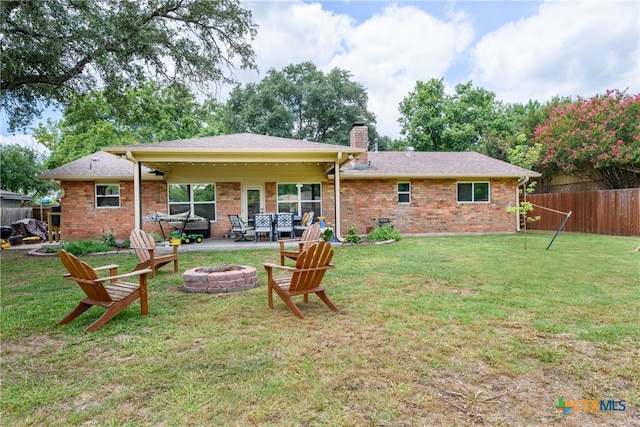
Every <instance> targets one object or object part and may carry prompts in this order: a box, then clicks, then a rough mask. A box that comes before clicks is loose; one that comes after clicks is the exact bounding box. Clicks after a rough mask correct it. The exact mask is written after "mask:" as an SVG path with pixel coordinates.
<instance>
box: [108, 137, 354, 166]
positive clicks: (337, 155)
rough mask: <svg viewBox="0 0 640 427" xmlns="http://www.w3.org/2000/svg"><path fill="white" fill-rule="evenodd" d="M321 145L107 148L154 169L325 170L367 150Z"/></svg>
mask: <svg viewBox="0 0 640 427" xmlns="http://www.w3.org/2000/svg"><path fill="white" fill-rule="evenodd" d="M322 145H323V146H326V147H322V148H317V147H313V148H310V149H301V148H293V147H283V148H260V147H235V148H189V147H181V148H178V147H171V148H164V147H145V146H143V145H129V146H121V147H104V148H103V149H102V150H103V151H106V152H108V153H111V154H115V155H119V156H123V157H126V158H128V159H129V160H132V161H137V162H140V163H141V164H143V165H144V166H146V167H148V168H151V169H153V170H159V171H165V172H166V171H168V170H169V169H170V168H171V165H197V164H200V165H208V166H215V165H220V166H242V165H245V166H256V165H261V166H276V167H280V166H283V165H290V164H310V165H322V166H323V169H324V170H325V171H329V170H332V169H333V168H334V167H335V165H336V163H337V164H338V166H339V167H342V166H343V165H345V164H347V163H348V162H350V161H351V160H353V159H354V158H355V157H357V156H358V155H359V154H361V153H363V152H364V151H365V150H364V149H360V148H353V147H348V146H342V145H330V144H322Z"/></svg>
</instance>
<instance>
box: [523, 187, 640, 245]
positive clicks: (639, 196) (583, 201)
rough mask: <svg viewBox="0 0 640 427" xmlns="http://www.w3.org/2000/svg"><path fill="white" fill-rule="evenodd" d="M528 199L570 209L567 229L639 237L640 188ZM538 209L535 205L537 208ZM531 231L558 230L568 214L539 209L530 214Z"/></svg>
mask: <svg viewBox="0 0 640 427" xmlns="http://www.w3.org/2000/svg"><path fill="white" fill-rule="evenodd" d="M527 201H529V202H531V203H533V204H534V205H538V206H541V207H545V208H550V209H554V210H557V211H561V212H567V213H568V212H569V211H571V212H572V214H571V217H570V218H569V220H568V221H567V223H566V224H565V226H564V228H563V230H564V231H577V232H582V233H594V234H609V235H615V236H640V188H627V189H623V190H602V191H589V192H584V193H548V194H530V195H528V196H527ZM534 208H535V207H534ZM538 215H539V216H540V220H539V221H535V222H531V223H529V224H528V225H527V228H529V229H532V230H557V229H558V227H559V226H560V224H561V223H562V220H563V219H564V218H565V215H562V214H558V213H554V212H550V211H547V210H544V209H540V208H536V209H534V211H533V212H531V214H530V216H538Z"/></svg>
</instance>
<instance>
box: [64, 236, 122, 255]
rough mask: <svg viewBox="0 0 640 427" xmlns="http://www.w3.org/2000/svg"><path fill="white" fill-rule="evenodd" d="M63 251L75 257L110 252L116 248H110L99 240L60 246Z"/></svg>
mask: <svg viewBox="0 0 640 427" xmlns="http://www.w3.org/2000/svg"><path fill="white" fill-rule="evenodd" d="M60 247H61V248H62V249H64V250H65V251H67V252H69V253H70V254H73V255H84V254H91V253H95V252H109V251H112V250H113V249H114V247H115V246H109V245H108V244H106V243H105V242H104V241H98V240H76V241H73V242H65V243H63V244H62V245H60Z"/></svg>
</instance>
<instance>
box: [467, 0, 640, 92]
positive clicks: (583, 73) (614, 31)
mask: <svg viewBox="0 0 640 427" xmlns="http://www.w3.org/2000/svg"><path fill="white" fill-rule="evenodd" d="M638 22H640V6H639V4H638V3H637V2H624V1H618V2H604V1H602V2H601V1H588V2H547V3H543V4H541V6H540V8H539V12H538V14H537V15H535V16H531V17H529V18H526V19H521V20H519V21H517V22H513V23H509V24H507V25H504V26H503V27H501V28H500V29H498V30H497V31H495V32H493V33H490V34H487V35H486V36H485V37H484V38H483V39H482V40H480V42H479V43H478V44H477V46H476V47H475V49H474V51H473V57H474V61H475V70H474V73H473V75H472V79H473V81H474V85H477V86H481V87H483V88H485V89H488V90H492V91H494V92H495V93H496V95H497V98H498V99H501V100H503V101H507V102H527V101H528V100H529V99H537V100H539V101H543V102H544V101H547V100H549V99H551V98H552V97H553V96H555V95H560V96H571V97H575V96H577V95H580V96H583V97H589V96H592V95H595V94H596V93H604V92H605V91H606V90H607V89H620V90H624V89H626V88H629V90H630V91H631V92H634V93H637V92H638V91H640V59H639V58H640V54H639V51H638V49H639V43H640V26H639V25H638Z"/></svg>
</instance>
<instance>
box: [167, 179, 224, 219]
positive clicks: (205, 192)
mask: <svg viewBox="0 0 640 427" xmlns="http://www.w3.org/2000/svg"><path fill="white" fill-rule="evenodd" d="M168 190H169V214H170V215H176V214H179V213H183V212H187V211H189V210H190V211H191V213H192V215H195V216H201V217H204V218H208V219H210V220H215V219H216V186H215V184H169V185H168Z"/></svg>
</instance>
